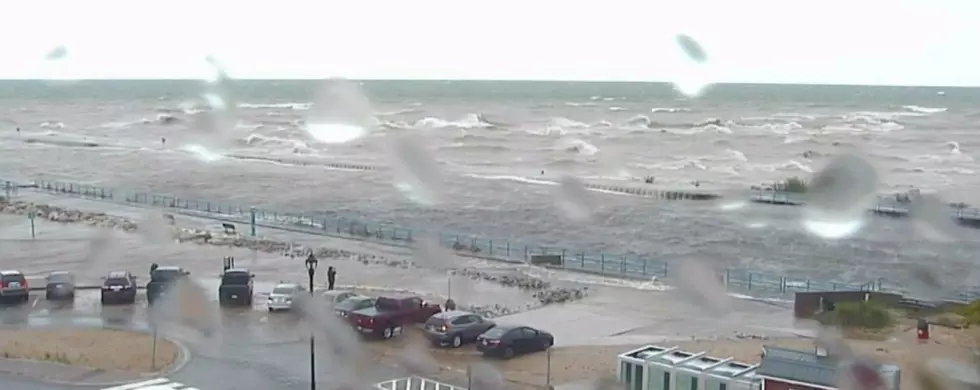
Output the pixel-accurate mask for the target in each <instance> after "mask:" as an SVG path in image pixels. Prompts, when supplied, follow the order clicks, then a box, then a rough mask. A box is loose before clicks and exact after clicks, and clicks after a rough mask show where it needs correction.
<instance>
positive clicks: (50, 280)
mask: <svg viewBox="0 0 980 390" xmlns="http://www.w3.org/2000/svg"><path fill="white" fill-rule="evenodd" d="M44 282H45V285H44V299H47V300H49V301H57V300H69V301H70V300H74V299H75V275H73V274H72V273H71V272H68V271H54V272H51V273H49V274H48V276H45V277H44Z"/></svg>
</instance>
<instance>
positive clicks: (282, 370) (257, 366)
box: [0, 291, 406, 390]
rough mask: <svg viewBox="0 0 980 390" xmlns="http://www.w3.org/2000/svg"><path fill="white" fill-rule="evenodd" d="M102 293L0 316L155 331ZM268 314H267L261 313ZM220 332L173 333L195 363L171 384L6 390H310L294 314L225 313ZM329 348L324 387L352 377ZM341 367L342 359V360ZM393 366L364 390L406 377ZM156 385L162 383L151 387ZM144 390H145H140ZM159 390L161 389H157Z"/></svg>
mask: <svg viewBox="0 0 980 390" xmlns="http://www.w3.org/2000/svg"><path fill="white" fill-rule="evenodd" d="M97 297H98V291H79V292H78V295H77V297H76V300H75V302H74V304H71V305H53V304H52V303H51V302H47V301H45V300H44V299H43V298H42V299H37V298H35V299H32V300H31V302H29V303H28V304H27V305H24V306H21V307H16V308H11V307H8V308H4V309H3V310H0V320H2V321H0V322H2V326H5V327H17V326H25V327H45V326H86V327H101V326H114V327H120V326H122V327H130V328H137V329H148V328H149V326H148V323H147V320H146V307H145V304H143V303H142V302H138V303H137V304H136V305H134V306H131V307H111V308H102V307H101V306H100V305H98V303H97V302H98V299H97ZM260 309H261V308H260ZM218 318H219V322H218V324H219V326H220V330H221V331H220V332H218V333H217V334H216V335H215V336H207V337H206V336H203V335H201V334H200V332H196V331H194V330H192V329H190V328H188V327H186V326H174V327H167V328H166V329H165V330H163V332H164V333H166V334H167V335H168V336H170V337H173V338H176V339H179V340H181V341H184V343H185V344H186V345H188V347H189V348H190V349H191V351H192V355H193V358H192V359H191V361H190V362H189V364H188V365H187V366H185V367H184V368H183V369H182V370H180V371H178V372H177V373H174V374H172V375H168V376H167V377H166V378H148V379H145V380H141V381H137V382H138V383H134V384H133V386H135V387H133V386H129V387H127V386H115V387H113V386H82V387H78V386H73V387H67V386H59V385H53V384H48V383H44V382H40V381H37V380H32V379H28V378H24V377H18V376H12V375H0V388H3V389H8V388H9V389H21V390H53V389H64V388H75V389H77V388H83V389H104V388H105V389H112V390H140V389H143V388H146V389H149V388H152V389H155V390H164V389H181V390H185V389H186V390H191V389H200V390H225V389H227V390H232V389H234V390H245V389H283V390H289V389H308V388H309V380H308V378H309V367H310V366H309V344H308V343H307V340H308V339H307V338H306V336H305V335H307V334H308V331H306V330H304V329H303V328H300V327H301V326H302V325H301V324H300V322H299V321H296V319H295V317H294V316H293V315H291V314H289V313H276V314H275V315H270V314H269V313H267V312H265V310H264V309H263V310H249V309H233V310H222V311H221V312H220V313H218ZM330 348H331V347H330V346H329V345H327V344H326V343H322V344H321V343H319V342H318V345H317V350H318V358H319V361H318V363H319V364H318V367H317V375H318V381H317V382H318V383H322V384H324V385H325V384H327V383H329V382H330V381H331V380H335V379H336V378H338V377H349V376H350V367H346V366H340V365H336V364H332V363H336V361H331V360H330V359H331V357H332V356H331V355H330V353H329V352H328V351H330ZM335 359H336V358H335ZM405 375H406V374H405V373H404V372H401V371H400V370H398V369H396V368H394V367H388V366H379V367H372V368H371V370H370V371H368V372H359V373H358V376H359V377H360V378H361V379H362V380H361V381H359V383H362V384H364V386H363V387H364V388H367V387H370V384H372V383H377V382H380V381H383V380H387V379H392V378H397V377H402V376H405ZM149 379H155V380H156V382H153V381H149ZM137 385H138V386H137ZM153 386H156V387H153Z"/></svg>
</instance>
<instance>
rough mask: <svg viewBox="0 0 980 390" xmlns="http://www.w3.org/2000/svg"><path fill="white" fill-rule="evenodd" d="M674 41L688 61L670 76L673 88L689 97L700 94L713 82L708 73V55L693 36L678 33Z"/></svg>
mask: <svg viewBox="0 0 980 390" xmlns="http://www.w3.org/2000/svg"><path fill="white" fill-rule="evenodd" d="M675 42H676V43H677V45H678V47H679V48H680V50H681V52H682V53H683V55H684V58H685V59H686V60H688V61H690V63H689V64H688V65H689V66H685V67H684V68H683V69H680V70H678V72H677V74H675V75H674V76H673V77H672V78H673V80H672V84H673V85H674V88H675V89H676V90H677V91H678V92H680V93H681V94H683V95H684V96H687V97H689V98H694V97H698V96H700V95H701V94H702V93H703V92H704V90H705V89H706V88H707V87H708V86H710V85H711V84H712V83H713V80H712V77H711V75H710V74H709V72H710V68H709V67H708V64H707V59H708V55H707V53H706V52H705V50H704V48H703V47H701V44H699V43H698V42H697V41H695V40H694V38H692V37H690V36H688V35H685V34H678V35H677V36H676V37H675Z"/></svg>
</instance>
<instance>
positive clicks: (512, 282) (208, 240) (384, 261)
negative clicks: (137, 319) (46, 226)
mask: <svg viewBox="0 0 980 390" xmlns="http://www.w3.org/2000/svg"><path fill="white" fill-rule="evenodd" d="M31 210H34V211H35V212H36V216H37V218H43V219H46V220H49V221H53V222H61V223H84V224H87V225H90V226H96V227H103V228H111V229H119V230H123V231H127V232H132V231H136V230H138V229H139V226H138V224H137V223H136V222H134V221H133V220H130V219H128V218H123V217H117V216H112V215H108V214H105V213H94V212H85V211H81V210H74V209H66V208H63V207H59V206H53V205H45V204H33V203H29V202H23V201H11V200H8V199H6V198H3V197H0V212H2V213H6V214H18V215H27V214H28V213H30V211H31ZM173 237H174V239H175V240H176V241H177V242H182V243H184V242H190V243H195V244H198V245H215V246H231V247H238V248H247V249H252V250H256V251H261V252H265V253H279V254H281V255H283V256H290V257H306V256H307V255H309V254H310V253H313V254H315V255H316V256H317V257H320V258H333V259H350V260H354V261H357V262H360V263H363V264H365V265H369V264H375V265H385V266H388V267H394V268H402V269H408V268H425V267H422V266H419V265H417V264H415V263H413V262H411V261H408V260H397V259H390V258H387V257H384V256H378V255H374V254H369V253H356V252H351V251H347V250H343V249H335V248H327V247H319V248H305V247H302V246H296V245H293V244H292V243H288V242H284V241H277V240H272V239H268V238H261V237H248V236H242V235H238V234H227V233H225V232H217V231H209V230H202V229H191V228H178V227H176V226H174V229H173ZM451 272H452V273H453V274H456V275H461V276H465V277H468V278H470V279H473V280H482V281H487V282H491V283H496V284H499V285H502V286H505V287H513V288H519V289H522V290H526V291H532V292H533V296H534V298H535V299H537V300H538V303H539V305H551V304H556V303H565V302H570V301H574V300H578V299H582V298H584V297H585V296H586V295H587V294H588V287H558V286H553V285H552V284H551V283H550V282H548V281H547V280H544V279H541V278H538V277H535V276H532V275H528V274H526V273H524V272H521V271H520V269H514V270H511V271H510V272H506V273H501V272H500V271H496V272H491V271H487V270H483V269H475V268H459V269H454V270H452V271H451ZM460 308H462V309H464V310H469V311H473V312H476V313H481V314H483V315H486V316H488V317H498V316H501V315H506V314H510V313H515V312H518V311H521V310H527V309H531V308H532V307H530V306H529V307H525V308H521V309H515V308H510V307H504V306H501V305H480V306H464V305H460Z"/></svg>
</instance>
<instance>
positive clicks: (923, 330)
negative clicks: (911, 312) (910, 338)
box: [916, 318, 929, 343]
mask: <svg viewBox="0 0 980 390" xmlns="http://www.w3.org/2000/svg"><path fill="white" fill-rule="evenodd" d="M916 328H918V329H917V330H916V336H917V338H918V339H919V342H920V343H923V342H925V341H926V340H929V322H928V321H926V320H925V319H924V318H920V319H919V323H918V326H916Z"/></svg>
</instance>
